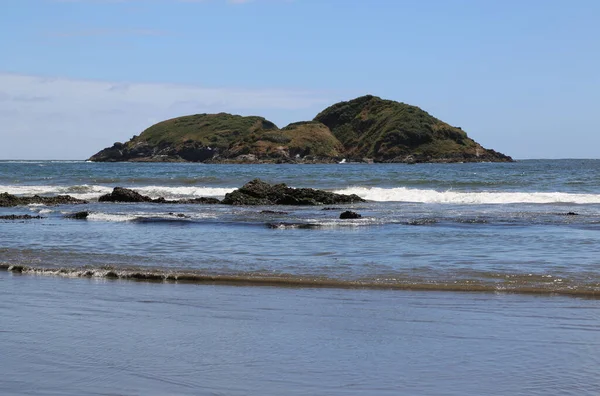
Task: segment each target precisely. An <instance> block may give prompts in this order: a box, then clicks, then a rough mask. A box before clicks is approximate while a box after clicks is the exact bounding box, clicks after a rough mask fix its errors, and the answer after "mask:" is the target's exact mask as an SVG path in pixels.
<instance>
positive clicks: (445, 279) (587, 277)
mask: <svg viewBox="0 0 600 396" xmlns="http://www.w3.org/2000/svg"><path fill="white" fill-rule="evenodd" d="M257 176H260V177H262V178H263V179H266V180H267V181H270V182H274V183H278V182H287V183H289V184H290V185H291V186H295V187H314V188H325V189H328V190H332V191H337V192H341V193H357V194H359V195H361V196H363V197H364V198H366V199H367V200H368V202H366V203H361V204H355V205H340V206H338V207H336V208H333V209H334V210H322V209H323V208H322V207H232V206H226V205H180V204H168V205H163V204H115V203H99V202H97V198H98V197H99V196H100V195H101V194H103V193H106V192H109V191H111V189H112V187H114V186H116V185H120V186H125V187H129V188H134V189H136V190H138V191H140V192H142V193H144V194H148V195H150V196H152V197H159V196H164V197H166V198H168V199H179V198H194V197H198V196H205V195H210V196H217V197H222V196H223V195H224V194H225V193H227V192H228V191H232V190H233V189H234V188H236V187H239V186H240V185H242V184H243V183H245V182H246V181H249V180H250V179H252V178H254V177H257ZM599 181H600V161H596V160H555V161H522V162H517V163H509V164H420V165H414V166H410V165H402V164H375V165H364V164H362V165H356V164H344V165H306V166H298V165H296V166H291V165H204V164H148V163H142V164H132V163H120V164H114V163H109V164H97V163H86V162H51V161H39V162H14V161H10V162H0V191H2V190H5V191H7V192H9V193H13V194H22V195H31V194H34V193H38V194H44V195H56V194H65V193H67V194H70V195H73V196H76V197H79V198H85V199H88V200H89V204H86V205H63V206H58V207H45V206H29V207H17V208H0V215H7V214H37V215H41V216H43V217H45V218H44V219H36V220H28V221H7V220H0V227H2V231H3V232H2V233H1V235H0V254H1V257H0V269H2V268H4V269H7V268H9V267H11V268H15V266H16V267H19V268H20V269H19V270H21V271H24V272H37V273H40V272H53V273H57V271H59V270H60V273H61V274H63V275H68V276H81V275H83V276H93V277H102V276H106V275H107V274H109V275H111V276H112V275H116V276H118V277H122V278H131V277H133V278H142V277H146V278H153V279H161V278H162V279H179V280H182V279H187V280H188V281H204V280H206V277H209V279H212V280H214V279H215V278H214V277H215V276H220V277H223V276H227V280H229V281H233V282H244V283H252V282H255V283H258V284H262V283H264V282H265V281H269V282H275V283H278V284H283V283H285V282H289V283H292V284H298V283H301V284H303V285H311V284H312V285H315V286H317V285H323V284H324V283H327V284H331V285H338V286H347V287H354V286H357V285H358V286H360V287H374V288H376V287H384V288H412V289H439V290H487V291H513V292H528V293H530V292H539V293H560V294H569V295H581V296H597V295H599V293H600V260H599V259H598V257H600V233H599V231H600V183H599ZM347 209H351V210H354V211H357V212H359V213H361V214H362V218H360V219H357V220H340V219H339V218H338V217H339V213H340V212H341V211H343V210H347ZM80 210H86V211H89V212H90V216H89V217H88V219H87V220H86V221H75V220H70V219H65V218H64V216H65V214H68V213H73V212H75V211H80ZM273 211H275V213H274V212H273ZM281 212H283V213H281ZM23 266H24V267H23ZM221 280H222V279H221Z"/></svg>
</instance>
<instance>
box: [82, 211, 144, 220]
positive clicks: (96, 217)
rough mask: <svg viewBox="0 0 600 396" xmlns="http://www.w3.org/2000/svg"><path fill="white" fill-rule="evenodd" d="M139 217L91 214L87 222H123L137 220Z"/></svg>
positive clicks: (134, 215)
mask: <svg viewBox="0 0 600 396" xmlns="http://www.w3.org/2000/svg"><path fill="white" fill-rule="evenodd" d="M137 217H139V215H137V214H114V213H90V214H89V215H88V217H87V220H92V221H107V222H123V221H132V220H135V219H136V218H137Z"/></svg>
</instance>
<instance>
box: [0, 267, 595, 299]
mask: <svg viewBox="0 0 600 396" xmlns="http://www.w3.org/2000/svg"><path fill="white" fill-rule="evenodd" d="M0 270H3V271H8V272H11V273H13V274H26V275H44V276H62V277H68V278H97V279H107V280H126V281H142V282H167V283H194V284H218V285H237V286H271V287H309V288H345V289H348V288H350V289H380V290H422V291H452V292H489V293H491V292H493V293H519V294H540V295H566V296H573V297H587V298H600V283H589V284H579V285H574V284H573V283H569V282H562V281H561V282H556V280H555V279H552V277H547V276H535V277H529V278H531V279H530V281H526V280H527V278H528V277H527V276H524V277H522V279H518V280H515V277H514V276H513V277H512V278H513V280H512V281H510V282H505V283H499V282H497V280H492V281H488V282H486V281H485V280H484V279H482V280H471V279H465V280H456V279H453V280H451V281H431V280H429V281H425V280H422V279H417V278H414V279H398V278H376V279H364V280H344V279H333V278H326V277H314V276H302V275H289V274H281V275H272V274H268V275H266V274H257V273H237V274H211V273H202V272H192V271H168V270H160V269H148V270H142V269H139V268H137V269H131V268H116V267H103V268H87V267H80V268H47V267H36V266H28V265H15V264H6V263H0ZM507 278H511V277H507Z"/></svg>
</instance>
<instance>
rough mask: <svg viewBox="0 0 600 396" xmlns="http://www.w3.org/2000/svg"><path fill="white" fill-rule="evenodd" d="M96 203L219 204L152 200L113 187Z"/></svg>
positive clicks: (199, 200)
mask: <svg viewBox="0 0 600 396" xmlns="http://www.w3.org/2000/svg"><path fill="white" fill-rule="evenodd" d="M98 202H152V203H164V204H218V203H221V201H219V200H218V199H217V198H206V197H199V198H192V199H181V200H168V199H165V198H163V197H160V198H156V199H152V198H150V197H149V196H147V195H142V194H140V193H138V192H137V191H134V190H131V189H129V188H124V187H115V188H114V189H113V191H112V192H111V193H110V194H105V195H103V196H101V197H100V198H98Z"/></svg>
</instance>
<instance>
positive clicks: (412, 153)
mask: <svg viewBox="0 0 600 396" xmlns="http://www.w3.org/2000/svg"><path fill="white" fill-rule="evenodd" d="M344 159H345V160H347V161H359V162H404V163H415V162H481V161H490V162H508V161H512V159H511V158H510V157H508V156H506V155H504V154H501V153H498V152H496V151H494V150H489V149H485V148H483V147H482V146H481V145H479V144H478V143H476V142H475V141H474V140H472V139H470V138H469V137H468V136H467V134H466V133H465V132H464V131H462V130H461V129H460V128H456V127H453V126H450V125H448V124H446V123H444V122H442V121H440V120H438V119H437V118H434V117H432V116H431V115H429V114H428V113H426V112H425V111H423V110H421V109H419V108H418V107H415V106H410V105H407V104H404V103H399V102H395V101H391V100H383V99H380V98H378V97H375V96H370V95H368V96H362V97H359V98H356V99H354V100H351V101H348V102H340V103H337V104H335V105H333V106H330V107H328V108H326V109H325V110H323V111H322V112H321V113H319V114H318V115H317V116H316V117H315V119H314V120H313V121H305V122H296V123H293V124H290V125H288V126H286V127H285V128H282V129H279V128H278V127H277V126H276V125H275V124H273V123H272V122H270V121H268V120H266V119H264V118H262V117H256V116H251V117H242V116H239V115H231V114H227V113H219V114H196V115H191V116H184V117H178V118H173V119H171V120H166V121H162V122H159V123H158V124H155V125H153V126H151V127H150V128H148V129H146V130H145V131H144V132H142V133H141V134H140V135H139V136H134V137H133V138H131V139H130V140H129V141H128V142H126V143H115V144H114V145H113V146H112V147H108V148H105V149H104V150H101V151H100V152H98V153H96V154H94V155H93V156H92V157H91V158H90V160H91V161H100V162H116V161H138V162H142V161H147V162H150V161H152V162H159V161H169V162H176V161H177V162H181V161H191V162H206V163H270V162H271V163H286V162H289V163H328V162H339V161H342V160H344Z"/></svg>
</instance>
